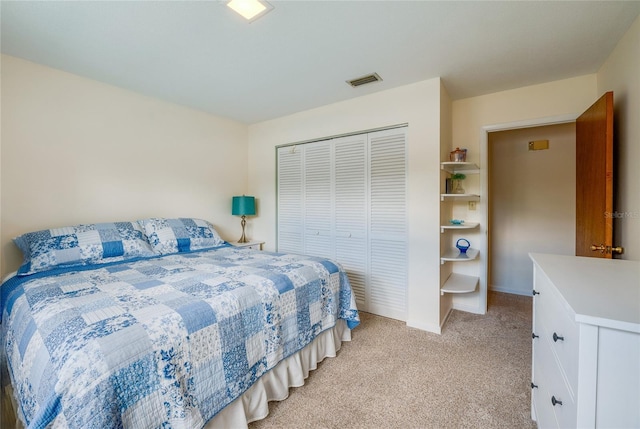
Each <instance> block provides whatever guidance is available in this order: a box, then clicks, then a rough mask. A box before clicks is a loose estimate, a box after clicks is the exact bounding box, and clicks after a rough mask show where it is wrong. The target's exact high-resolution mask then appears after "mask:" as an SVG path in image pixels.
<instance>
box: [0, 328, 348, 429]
mask: <svg viewBox="0 0 640 429" xmlns="http://www.w3.org/2000/svg"><path fill="white" fill-rule="evenodd" d="M350 340H351V330H350V329H349V328H348V327H347V324H346V322H345V321H344V320H341V319H340V320H338V323H337V324H336V326H335V327H334V328H333V329H329V330H327V331H325V332H323V333H322V334H320V335H319V336H318V337H317V338H316V339H315V340H313V342H312V343H311V344H309V345H308V346H306V347H305V348H303V349H302V350H300V351H299V352H297V353H294V354H293V355H291V356H289V357H288V358H286V359H285V360H283V361H282V362H280V363H279V364H278V365H276V367H275V368H273V369H272V370H271V371H269V372H268V373H266V374H265V375H263V376H262V377H260V379H259V380H258V381H257V382H256V383H255V384H254V385H253V386H251V387H250V388H249V390H247V391H246V392H245V393H244V394H243V395H242V396H241V397H239V398H238V399H236V400H235V401H233V402H232V403H231V404H229V405H228V406H227V407H226V408H224V409H223V410H222V411H221V412H220V413H218V415H217V416H215V417H214V418H213V419H211V420H210V421H209V422H208V423H207V424H206V425H205V426H204V427H205V429H227V428H233V429H236V428H237V429H246V428H247V425H248V424H249V423H251V422H254V421H256V420H261V419H264V418H265V417H267V415H268V414H269V401H282V400H284V399H286V398H287V397H288V396H289V388H290V387H300V386H302V385H304V380H305V379H306V378H307V377H308V376H309V372H310V371H312V370H314V369H316V368H317V367H318V363H319V362H321V361H322V360H323V359H324V358H326V357H335V356H336V353H337V351H338V350H340V346H341V344H342V341H350ZM5 393H10V392H5ZM11 396H12V395H11V394H7V395H4V396H3V398H2V410H1V411H2V422H1V423H2V425H1V426H2V427H3V428H4V427H7V428H9V427H15V428H16V429H22V428H23V427H24V426H23V425H22V424H21V422H20V421H19V420H18V419H16V418H15V417H14V416H15V414H14V412H13V407H12V398H11ZM11 417H13V418H11Z"/></svg>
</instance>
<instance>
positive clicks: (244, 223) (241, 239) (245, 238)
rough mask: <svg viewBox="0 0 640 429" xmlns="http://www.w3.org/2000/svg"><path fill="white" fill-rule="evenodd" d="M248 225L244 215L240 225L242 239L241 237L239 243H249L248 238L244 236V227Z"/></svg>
mask: <svg viewBox="0 0 640 429" xmlns="http://www.w3.org/2000/svg"><path fill="white" fill-rule="evenodd" d="M246 224H247V221H246V220H245V215H242V220H241V221H240V225H242V237H240V240H238V243H248V242H249V240H247V237H246V236H245V235H244V227H245V225H246Z"/></svg>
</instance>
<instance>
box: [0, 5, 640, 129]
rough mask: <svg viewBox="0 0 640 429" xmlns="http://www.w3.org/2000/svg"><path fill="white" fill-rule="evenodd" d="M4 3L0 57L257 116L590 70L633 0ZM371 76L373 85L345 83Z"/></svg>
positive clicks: (467, 91) (249, 119)
mask: <svg viewBox="0 0 640 429" xmlns="http://www.w3.org/2000/svg"><path fill="white" fill-rule="evenodd" d="M270 3H271V4H272V5H274V6H275V9H274V10H273V11H271V12H270V13H268V14H267V15H265V16H264V17H262V18H260V19H259V20H257V21H255V22H253V23H247V22H244V21H243V20H242V18H240V17H239V16H237V15H235V13H234V12H233V11H231V10H230V9H229V8H228V7H226V6H225V4H224V2H222V1H218V0H208V1H189V2H187V1H107V2H97V1H39V2H34V1H5V0H3V1H2V3H1V11H0V12H1V19H2V21H1V24H2V52H3V53H5V54H9V55H13V56H16V57H21V58H24V59H27V60H30V61H33V62H36V63H41V64H44V65H47V66H50V67H54V68H57V69H61V70H65V71H68V72H71V73H75V74H78V75H81V76H86V77H88V78H91V79H95V80H98V81H102V82H106V83H109V84H112V85H116V86H119V87H122V88H126V89H130V90H133V91H137V92H139V93H142V94H146V95H149V96H152V97H157V98H160V99H164V100H167V101H170V102H174V103H178V104H182V105H185V106H190V107H193V108H196V109H200V110H204V111H206V112H210V113H213V114H215V115H218V116H222V117H227V118H231V119H234V120H238V121H241V122H244V123H255V122H259V121H263V120H267V119H272V118H276V117H279V116H283V115H287V114H290V113H294V112H298V111H302V110H306V109H309V108H313V107H317V106H321V105H325V104H329V103H334V102H337V101H341V100H345V99H349V98H352V97H359V96H361V95H364V94H369V93H372V92H377V91H381V90H385V89H389V88H393V87H397V86H401V85H406V84H410V83H413V82H417V81H421V80H425V79H430V78H434V77H438V76H440V77H441V78H442V79H443V82H444V84H445V87H446V88H447V91H448V92H449V94H450V95H451V97H452V98H453V99H460V98H465V97H470V96H476V95H481V94H486V93H491V92H495V91H500V90H505V89H510V88H516V87H520V86H524V85H530V84H536V83H542V82H548V81H553V80H558V79H563V78H568V77H572V76H578V75H583V74H589V73H595V72H596V71H597V70H598V69H599V67H600V66H601V65H602V63H603V62H604V61H605V60H606V58H607V57H608V55H609V54H610V53H611V51H612V49H613V48H614V47H615V45H616V44H617V42H618V41H619V39H620V38H621V37H622V35H623V34H624V33H625V31H626V30H627V29H628V28H629V26H630V25H631V23H632V22H633V21H634V19H635V18H636V17H637V16H638V14H639V13H640V1H623V2H617V1H587V2H578V1H562V2H560V1H552V2H545V1H507V2H495V1H470V2H462V1H444V2H443V1H408V2H407V1H392V0H388V1H277V0H272V1H271V2H270ZM372 72H377V73H378V74H379V75H380V76H381V77H382V79H383V82H378V83H373V84H370V85H366V86H362V87H359V88H352V87H351V86H349V85H348V84H347V83H345V81H346V80H348V79H352V78H356V77H360V76H362V75H365V74H368V73H372Z"/></svg>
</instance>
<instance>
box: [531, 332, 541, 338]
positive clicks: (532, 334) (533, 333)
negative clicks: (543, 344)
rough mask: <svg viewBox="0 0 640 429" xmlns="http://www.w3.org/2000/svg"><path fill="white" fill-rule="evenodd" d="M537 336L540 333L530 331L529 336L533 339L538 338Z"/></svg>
mask: <svg viewBox="0 0 640 429" xmlns="http://www.w3.org/2000/svg"><path fill="white" fill-rule="evenodd" d="M539 337H540V335H536V333H535V332H532V333H531V338H533V339H534V340H535V339H536V338H539Z"/></svg>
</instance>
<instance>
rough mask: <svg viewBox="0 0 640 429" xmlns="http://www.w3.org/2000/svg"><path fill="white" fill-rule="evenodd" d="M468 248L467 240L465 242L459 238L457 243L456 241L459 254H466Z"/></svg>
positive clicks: (464, 239) (469, 244)
mask: <svg viewBox="0 0 640 429" xmlns="http://www.w3.org/2000/svg"><path fill="white" fill-rule="evenodd" d="M470 246H471V243H469V240H467V239H466V238H460V239H458V241H456V247H457V248H458V250H459V251H460V253H464V254H466V253H467V249H469V247H470Z"/></svg>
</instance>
